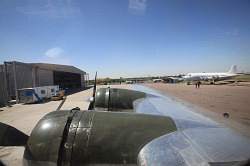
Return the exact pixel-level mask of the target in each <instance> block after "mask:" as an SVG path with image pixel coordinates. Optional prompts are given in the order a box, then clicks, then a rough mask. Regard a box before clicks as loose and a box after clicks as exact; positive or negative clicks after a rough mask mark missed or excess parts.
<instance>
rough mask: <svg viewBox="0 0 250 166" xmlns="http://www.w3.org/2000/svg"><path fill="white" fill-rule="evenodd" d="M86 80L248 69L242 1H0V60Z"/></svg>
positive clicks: (248, 10)
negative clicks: (75, 71) (70, 71)
mask: <svg viewBox="0 0 250 166" xmlns="http://www.w3.org/2000/svg"><path fill="white" fill-rule="evenodd" d="M9 60H18V61H24V62H48V63H59V64H70V65H74V66H77V67H79V68H81V69H83V70H85V71H87V72H88V73H90V77H91V78H92V77H93V75H94V72H95V71H96V70H97V71H98V72H99V75H100V77H114V78H118V77H120V76H121V77H134V76H149V75H151V76H152V75H165V74H178V73H187V72H202V71H208V72H213V71H227V70H228V69H229V67H230V66H231V65H232V64H236V65H238V68H239V69H240V70H244V71H250V1H249V0H189V1H188V0H36V1H34V0H1V1H0V63H3V61H9Z"/></svg>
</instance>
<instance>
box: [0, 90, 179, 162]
mask: <svg viewBox="0 0 250 166" xmlns="http://www.w3.org/2000/svg"><path fill="white" fill-rule="evenodd" d="M145 96H146V94H145V93H142V92H137V91H132V90H126V89H112V88H102V89H99V90H98V91H97V92H96V94H95V102H94V103H91V104H90V109H91V111H79V110H74V109H73V110H63V111H54V112H51V113H49V114H47V115H45V116H44V117H43V118H42V119H41V120H40V121H39V122H38V123H37V125H36V126H35V128H34V129H33V131H32V133H31V135H30V136H29V137H28V136H27V137H26V136H25V134H23V133H17V131H16V130H15V129H13V127H10V126H8V127H6V126H5V129H6V130H5V132H7V131H10V129H11V131H10V132H8V133H9V134H8V136H7V135H6V136H4V134H2V137H1V139H0V143H1V144H2V145H3V146H4V143H5V144H6V142H7V143H8V145H11V144H12V145H13V146H15V142H14V141H13V142H8V141H6V140H9V138H11V136H13V135H14V134H15V133H17V134H18V135H19V136H21V137H22V138H23V140H24V141H23V142H21V143H19V145H20V144H22V145H23V146H25V152H24V160H23V161H24V165H29V166H44V165H49V166H54V165H59V166H61V165H67V166H70V165H72V166H73V165H74V166H75V165H76V166H77V165H137V158H138V154H139V152H140V150H141V149H142V148H143V147H144V146H145V145H147V144H148V143H149V142H150V141H152V140H153V139H155V138H158V137H160V136H162V135H165V134H167V133H170V132H174V131H176V126H175V123H174V121H173V120H172V119H171V118H169V117H166V116H156V115H146V114H139V113H134V112H135V111H133V109H134V108H133V106H134V102H135V101H136V100H141V99H143V98H144V97H145ZM91 105H92V106H91ZM91 107H92V108H91ZM0 133H1V131H0ZM10 133H12V134H10ZM17 134H16V135H17ZM6 145H7V144H6ZM139 165H140V163H139Z"/></svg>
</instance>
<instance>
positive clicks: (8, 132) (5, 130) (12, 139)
mask: <svg viewBox="0 0 250 166" xmlns="http://www.w3.org/2000/svg"><path fill="white" fill-rule="evenodd" d="M28 139H29V136H27V135H26V134H24V133H23V132H21V131H20V130H18V129H16V128H14V127H12V126H9V125H7V124H4V123H1V122H0V146H25V145H26V143H27V141H28Z"/></svg>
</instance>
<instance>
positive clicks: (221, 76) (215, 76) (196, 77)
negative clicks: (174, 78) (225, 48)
mask: <svg viewBox="0 0 250 166" xmlns="http://www.w3.org/2000/svg"><path fill="white" fill-rule="evenodd" d="M237 75H239V74H237V66H236V65H232V66H231V68H230V70H229V71H228V72H224V73H188V74H187V75H185V76H183V78H184V80H186V81H202V80H204V81H212V82H215V81H220V80H226V79H230V78H233V77H235V76H237Z"/></svg>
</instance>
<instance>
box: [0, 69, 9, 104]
mask: <svg viewBox="0 0 250 166" xmlns="http://www.w3.org/2000/svg"><path fill="white" fill-rule="evenodd" d="M7 102H8V94H7V88H6V81H5V72H4V65H0V106H4V105H5V104H7Z"/></svg>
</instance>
